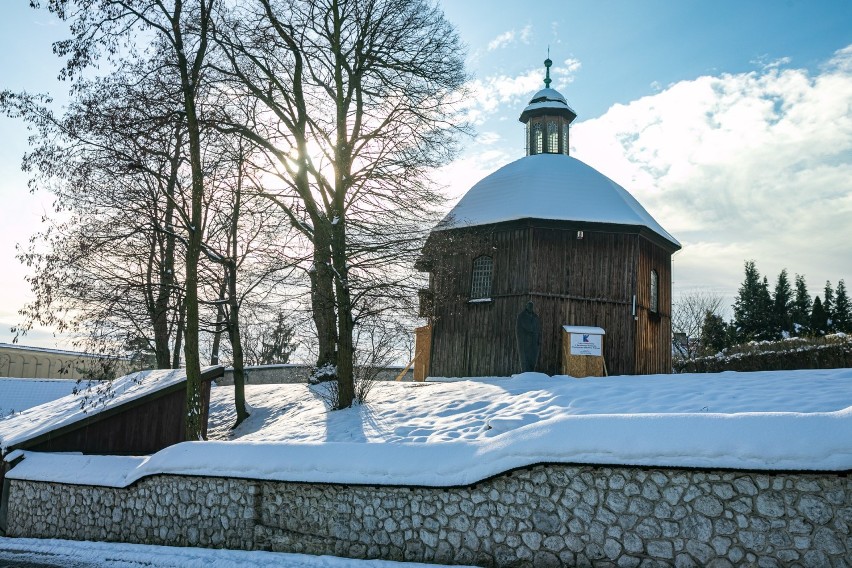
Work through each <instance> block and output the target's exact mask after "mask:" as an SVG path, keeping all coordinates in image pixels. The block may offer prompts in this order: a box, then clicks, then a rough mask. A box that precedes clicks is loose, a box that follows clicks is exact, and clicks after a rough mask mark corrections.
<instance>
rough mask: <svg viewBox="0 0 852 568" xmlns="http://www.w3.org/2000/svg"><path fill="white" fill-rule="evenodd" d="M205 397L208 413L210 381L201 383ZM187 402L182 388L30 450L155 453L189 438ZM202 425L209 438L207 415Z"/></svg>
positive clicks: (111, 453) (204, 402)
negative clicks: (185, 412) (185, 405)
mask: <svg viewBox="0 0 852 568" xmlns="http://www.w3.org/2000/svg"><path fill="white" fill-rule="evenodd" d="M202 397H203V400H202V405H203V408H204V409H205V410H206V409H207V408H209V405H210V404H209V403H210V382H209V381H204V382H203V383H202ZM185 399H186V390H185V388H181V389H180V390H177V391H175V392H172V393H169V394H166V395H164V396H161V397H159V398H155V399H153V400H149V401H146V402H143V403H142V404H140V405H138V406H134V407H133V408H129V409H128V410H127V411H125V412H120V413H118V414H114V415H112V416H110V417H108V418H105V419H103V420H97V421H94V422H92V423H90V424H87V425H84V426H82V427H80V428H78V429H75V430H72V431H70V432H67V433H64V434H60V435H58V436H56V437H55V438H50V439H48V440H46V441H44V442H41V443H39V444H38V445H35V446H32V447H27V449H28V450H31V451H35V452H83V453H84V454H106V455H145V454H153V453H155V452H157V451H159V450H161V449H163V448H166V447H168V446H171V445H173V444H177V443H178V442H183V441H184V440H185V439H186V435H185V432H186V430H185V428H184V422H183V416H184V401H185ZM202 424H203V427H204V435H205V437H206V435H207V416H204V417H203V419H202Z"/></svg>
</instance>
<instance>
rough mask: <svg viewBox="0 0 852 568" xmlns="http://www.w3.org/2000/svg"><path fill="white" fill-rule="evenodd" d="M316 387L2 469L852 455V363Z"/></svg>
mask: <svg viewBox="0 0 852 568" xmlns="http://www.w3.org/2000/svg"><path fill="white" fill-rule="evenodd" d="M317 388H318V387H309V386H308V385H305V384H290V385H257V386H251V385H250V386H247V387H246V396H247V399H248V402H249V405H250V406H251V407H252V415H251V417H250V418H249V419H248V420H247V421H246V422H245V423H244V424H242V425H241V426H240V427H239V428H237V429H236V430H233V431H231V430H230V426H231V425H232V424H233V420H234V412H233V387H216V388H214V389H213V392H212V401H211V417H210V422H211V426H210V430H209V436H210V439H211V441H208V442H187V443H182V444H178V445H176V446H172V447H170V448H166V449H165V450H162V451H161V452H159V453H157V454H155V455H153V456H150V457H139V458H133V457H110V456H82V455H67V454H52V455H49V454H28V456H27V458H26V459H24V460H23V462H21V463H20V464H19V465H17V466H16V467H15V468H14V469H13V470H11V471H10V472H9V475H8V477H10V478H19V479H34V480H37V479H43V480H54V481H65V482H70V483H91V484H95V485H112V486H125V485H127V484H130V483H133V482H134V481H135V480H137V479H140V478H142V477H145V476H147V475H154V474H158V473H171V474H184V475H213V476H232V477H244V478H255V479H271V480H282V481H307V482H329V483H364V484H391V485H426V486H453V485H467V484H471V483H475V482H477V481H480V480H482V479H484V478H487V477H490V476H492V475H496V474H499V473H501V472H504V471H507V470H509V469H513V468H517V467H523V466H527V465H531V464H535V463H543V462H554V463H592V464H613V465H615V464H623V465H648V466H672V467H714V468H740V469H762V470H773V469H774V470H784V469H788V470H789V469H792V470H850V469H852V369H836V370H806V371H777V372H760V373H732V372H728V373H720V374H694V375H688V374H682V375H652V376H622V377H607V378H589V379H574V378H571V377H561V376H557V377H548V376H546V375H541V374H537V373H525V374H522V375H517V376H515V377H512V378H490V379H478V380H463V381H445V382H428V383H379V384H377V385H375V388H374V389H373V390H372V392H371V393H370V399H369V401H368V403H367V404H365V405H361V406H355V407H353V408H350V409H347V410H342V411H336V412H328V411H327V410H326V408H325V406H324V404H323V400H322V396H321V395H320V394H319V393H318V392H317V391H316V389H317Z"/></svg>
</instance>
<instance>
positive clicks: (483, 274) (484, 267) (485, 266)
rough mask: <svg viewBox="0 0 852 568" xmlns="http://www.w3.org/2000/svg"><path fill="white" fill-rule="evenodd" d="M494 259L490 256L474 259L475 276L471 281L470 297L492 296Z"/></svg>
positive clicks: (476, 298)
mask: <svg viewBox="0 0 852 568" xmlns="http://www.w3.org/2000/svg"><path fill="white" fill-rule="evenodd" d="M493 266H494V261H493V260H492V259H491V257H490V256H480V257H477V258H476V259H474V261H473V276H472V278H471V282H470V299H471V300H478V299H482V298H490V297H491V272H492V270H493Z"/></svg>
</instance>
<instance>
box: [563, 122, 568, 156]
mask: <svg viewBox="0 0 852 568" xmlns="http://www.w3.org/2000/svg"><path fill="white" fill-rule="evenodd" d="M562 153H563V154H565V155H566V156H567V155H568V123H567V122H564V123H562Z"/></svg>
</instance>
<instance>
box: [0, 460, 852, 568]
mask: <svg viewBox="0 0 852 568" xmlns="http://www.w3.org/2000/svg"><path fill="white" fill-rule="evenodd" d="M8 527H9V536H20V537H36V538H45V537H53V538H69V539H84V540H107V541H125V542H136V543H149V544H166V545H178V546H206V547H228V548H243V549H266V550H274V551H287V552H306V553H311V554H335V555H340V556H351V557H356V558H385V559H391V560H408V561H421V562H424V561H425V562H440V563H468V564H477V565H481V566H510V565H511V566H537V567H546V566H562V565H570V566H575V565H576V566H584V565H590V564H597V563H600V562H605V563H612V564H613V565H617V566H638V565H640V564H641V563H643V562H645V561H647V560H652V561H655V562H656V563H657V564H658V565H677V566H695V565H708V564H712V565H714V566H733V565H743V564H749V565H759V566H779V565H789V564H791V563H799V564H802V565H805V566H812V567H816V566H839V565H843V563H844V561H845V560H846V559H848V558H850V557H852V535H850V529H852V480H850V478H849V477H847V476H846V474H844V473H769V474H768V473H757V472H747V471H706V470H692V469H674V468H671V469H657V468H637V467H600V466H572V465H539V466H534V467H531V468H528V469H523V470H517V471H514V472H511V473H507V474H503V475H500V476H497V477H494V478H491V479H489V480H486V481H483V482H481V483H478V484H476V485H475V486H472V487H451V488H427V487H389V486H349V485H338V484H310V483H291V482H277V481H251V480H240V479H224V478H203V477H179V476H166V475H162V476H154V477H149V478H145V479H142V480H140V481H138V482H137V483H135V484H133V485H132V486H130V487H127V488H111V487H91V486H78V485H63V484H58V483H50V482H35V481H22V480H11V494H10V496H9V509H8Z"/></svg>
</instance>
